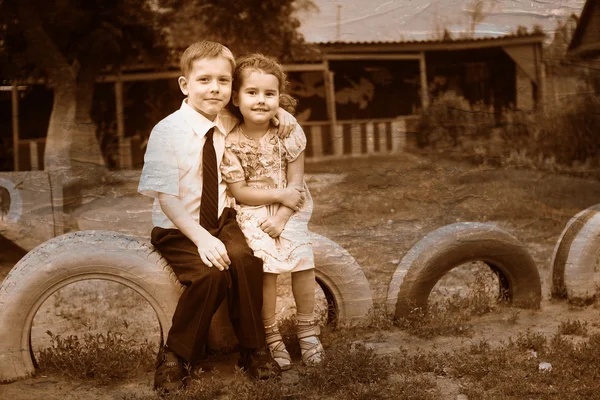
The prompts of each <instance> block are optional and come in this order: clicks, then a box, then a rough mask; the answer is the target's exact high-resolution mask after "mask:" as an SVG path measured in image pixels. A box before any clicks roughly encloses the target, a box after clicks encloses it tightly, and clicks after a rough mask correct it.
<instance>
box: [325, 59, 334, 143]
mask: <svg viewBox="0 0 600 400" xmlns="http://www.w3.org/2000/svg"><path fill="white" fill-rule="evenodd" d="M323 63H324V64H325V70H324V71H323V79H324V85H325V102H326V104H327V119H328V120H329V134H330V135H331V138H332V140H333V139H335V135H336V128H335V125H336V124H337V115H336V110H335V85H334V74H333V72H332V71H330V70H329V61H327V60H325V61H323Z"/></svg>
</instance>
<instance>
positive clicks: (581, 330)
mask: <svg viewBox="0 0 600 400" xmlns="http://www.w3.org/2000/svg"><path fill="white" fill-rule="evenodd" d="M587 325H588V323H587V322H583V323H582V322H581V321H579V320H578V319H576V320H574V321H571V320H570V319H569V320H567V321H563V322H561V323H560V325H559V326H558V333H559V334H560V335H577V336H587V334H588V330H587Z"/></svg>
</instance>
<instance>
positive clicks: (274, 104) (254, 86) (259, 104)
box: [233, 70, 279, 126]
mask: <svg viewBox="0 0 600 400" xmlns="http://www.w3.org/2000/svg"><path fill="white" fill-rule="evenodd" d="M233 104H234V105H235V106H237V107H239V109H240V112H241V113H242V115H243V116H244V123H246V124H248V123H251V124H253V125H265V126H268V124H269V121H270V120H271V118H273V117H274V116H275V114H277V109H278V108H279V80H278V79H277V77H276V76H275V75H272V74H265V73H264V72H262V71H259V70H251V71H249V72H247V73H246V74H244V77H243V81H242V84H241V85H240V90H239V92H236V93H234V95H233Z"/></svg>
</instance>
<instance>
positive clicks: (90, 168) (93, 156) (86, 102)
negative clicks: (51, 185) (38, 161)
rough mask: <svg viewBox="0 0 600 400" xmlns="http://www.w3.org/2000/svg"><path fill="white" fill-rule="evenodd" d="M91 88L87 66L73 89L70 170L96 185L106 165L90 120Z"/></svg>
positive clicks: (93, 124) (91, 76) (92, 71)
mask: <svg viewBox="0 0 600 400" xmlns="http://www.w3.org/2000/svg"><path fill="white" fill-rule="evenodd" d="M94 84H95V73H94V70H93V69H92V68H89V67H87V66H86V67H83V68H81V69H80V70H79V77H78V80H77V87H76V108H75V119H74V125H73V132H72V144H71V147H70V152H69V155H70V159H71V167H72V168H73V169H74V170H75V171H76V173H75V174H76V175H77V176H79V177H81V178H83V179H85V180H89V179H92V180H93V181H96V178H97V177H99V176H102V175H104V174H105V173H106V163H105V161H104V158H103V157H102V151H101V149H100V143H99V142H98V139H97V138H96V124H95V123H94V121H92V117H91V112H92V103H93V100H94ZM96 182H97V181H96Z"/></svg>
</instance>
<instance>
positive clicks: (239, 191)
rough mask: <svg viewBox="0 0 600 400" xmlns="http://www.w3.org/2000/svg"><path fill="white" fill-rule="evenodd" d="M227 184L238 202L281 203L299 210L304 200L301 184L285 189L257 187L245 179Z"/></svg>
mask: <svg viewBox="0 0 600 400" xmlns="http://www.w3.org/2000/svg"><path fill="white" fill-rule="evenodd" d="M227 185H228V186H229V190H230V191H231V194H232V195H233V197H235V199H236V200H237V201H238V202H240V203H242V204H247V205H249V206H262V205H267V204H272V203H281V204H285V205H286V206H288V207H290V208H291V209H292V210H299V209H300V207H301V206H302V202H303V201H304V189H303V188H302V187H301V186H300V187H294V188H292V187H288V188H286V189H259V188H254V187H250V186H248V184H247V183H246V181H238V182H230V183H228V184H227ZM292 213H293V211H292Z"/></svg>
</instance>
